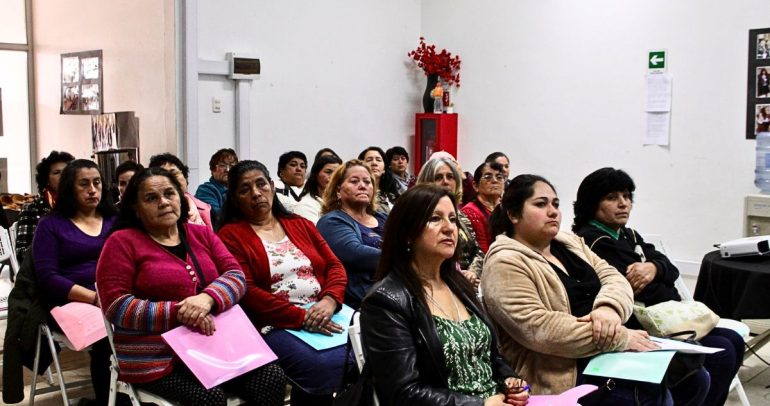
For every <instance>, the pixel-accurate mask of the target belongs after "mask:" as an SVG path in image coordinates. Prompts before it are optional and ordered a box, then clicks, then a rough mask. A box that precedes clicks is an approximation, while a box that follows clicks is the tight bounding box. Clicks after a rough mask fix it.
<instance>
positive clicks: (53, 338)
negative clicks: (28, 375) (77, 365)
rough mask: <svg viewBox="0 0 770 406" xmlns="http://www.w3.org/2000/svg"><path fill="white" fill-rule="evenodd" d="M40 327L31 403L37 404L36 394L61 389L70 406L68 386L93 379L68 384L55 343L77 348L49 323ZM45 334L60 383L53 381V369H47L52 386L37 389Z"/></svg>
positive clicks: (67, 404)
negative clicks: (51, 327) (52, 329)
mask: <svg viewBox="0 0 770 406" xmlns="http://www.w3.org/2000/svg"><path fill="white" fill-rule="evenodd" d="M38 329H39V334H38V336H37V345H36V347H35V361H34V363H33V366H32V386H31V388H30V392H29V405H30V406H33V405H34V404H35V396H37V395H42V394H45V393H51V392H56V391H59V392H61V397H62V402H63V403H64V406H69V404H70V402H69V397H68V396H67V388H77V387H81V386H87V385H90V384H91V380H90V379H83V380H80V381H76V382H72V383H69V384H66V383H65V382H64V373H63V371H62V369H61V364H60V363H59V355H58V354H57V352H56V344H55V343H57V342H58V343H59V345H61V346H64V347H66V348H68V349H70V350H72V351H76V350H75V348H74V347H73V345H72V343H71V342H70V341H69V340H68V339H67V337H66V336H64V335H63V334H61V333H58V332H55V331H51V329H50V328H49V327H48V325H47V324H45V323H41V324H40V326H39V327H38ZM44 336H45V340H46V341H47V343H48V349H49V350H50V351H51V357H52V358H53V366H54V369H55V370H56V375H57V378H58V379H57V380H58V384H56V383H55V382H53V378H52V377H51V371H50V368H49V369H48V370H47V371H46V373H47V374H48V382H49V384H51V387H49V388H43V389H41V390H37V376H38V375H37V370H38V366H39V365H40V346H41V345H43V337H44ZM54 385H56V386H54Z"/></svg>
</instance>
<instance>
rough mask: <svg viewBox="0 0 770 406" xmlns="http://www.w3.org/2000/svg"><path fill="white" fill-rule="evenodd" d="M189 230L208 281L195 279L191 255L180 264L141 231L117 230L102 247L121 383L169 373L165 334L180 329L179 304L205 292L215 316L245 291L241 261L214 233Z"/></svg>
mask: <svg viewBox="0 0 770 406" xmlns="http://www.w3.org/2000/svg"><path fill="white" fill-rule="evenodd" d="M185 230H187V233H186V234H187V239H188V242H189V246H190V250H191V251H192V252H193V253H194V254H195V257H196V258H197V260H198V263H199V264H200V267H201V270H202V271H203V274H204V276H205V282H202V281H200V280H197V279H198V278H197V274H196V272H195V264H194V262H193V261H192V259H191V257H190V254H189V253H188V254H187V260H186V261H182V260H181V259H180V258H179V257H177V256H175V255H174V254H172V253H171V252H169V251H168V250H166V249H165V248H163V247H162V246H161V245H159V244H158V243H157V242H155V241H154V240H152V239H151V238H150V237H149V235H147V234H145V233H144V232H142V231H140V230H137V229H126V230H120V231H117V232H115V233H113V234H112V235H111V236H110V237H109V238H108V239H107V242H106V243H105V245H104V249H103V250H102V255H101V257H100V258H99V263H98V265H97V268H96V285H97V289H98V292H99V297H100V299H101V305H102V309H103V311H104V314H105V317H106V318H107V319H108V320H110V321H111V322H112V323H113V325H114V328H115V334H114V342H115V351H116V352H117V355H118V364H119V367H120V379H121V380H124V381H126V382H136V383H138V382H150V381H154V380H156V379H159V378H162V377H163V376H165V375H168V374H169V373H171V370H172V369H173V363H174V354H173V351H172V350H171V348H170V347H168V346H167V345H166V344H165V342H164V341H163V339H162V338H161V334H162V333H164V332H166V331H168V330H171V329H173V328H174V327H177V326H179V322H177V308H176V306H175V304H176V303H177V302H179V301H181V300H183V299H185V298H187V297H189V296H194V295H195V294H196V289H199V288H203V290H202V291H203V292H205V293H207V294H208V295H210V296H211V297H212V298H213V299H214V302H215V305H214V307H213V308H212V313H219V312H222V311H224V310H227V309H229V308H230V307H232V306H233V305H235V304H236V303H237V302H238V300H240V298H241V297H242V296H243V294H244V292H245V288H246V283H245V278H244V275H243V272H241V268H240V266H239V265H238V262H237V261H236V260H235V259H234V258H233V256H232V255H230V253H229V252H228V251H227V249H226V248H225V246H224V245H223V244H222V242H221V241H220V240H219V238H218V237H217V236H216V235H215V234H214V232H213V231H211V230H210V229H209V228H207V227H206V226H199V225H194V224H185Z"/></svg>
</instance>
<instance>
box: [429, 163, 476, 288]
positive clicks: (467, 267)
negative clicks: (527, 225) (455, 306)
mask: <svg viewBox="0 0 770 406" xmlns="http://www.w3.org/2000/svg"><path fill="white" fill-rule="evenodd" d="M417 184H418V185H421V184H432V185H436V186H439V187H441V188H443V189H445V190H447V191H449V192H450V193H452V195H453V196H454V198H455V202H456V203H458V204H459V203H460V202H462V200H463V186H462V183H461V175H460V172H459V171H458V170H457V167H456V166H455V164H454V162H452V160H451V159H449V158H433V159H430V160H429V161H428V162H426V163H425V165H423V167H422V169H421V170H420V174H419V175H417ZM457 219H458V225H457V226H458V227H457V228H458V231H459V236H458V244H457V245H458V252H459V256H458V258H457V266H458V270H459V271H460V272H462V274H463V275H464V276H465V277H466V278H467V279H468V281H469V282H471V284H473V286H478V285H479V278H480V277H481V269H482V266H483V264H484V252H482V251H481V248H480V247H479V244H478V242H477V241H476V232H475V231H473V226H472V225H471V221H470V220H469V219H468V217H467V216H465V214H463V212H461V211H458V212H457Z"/></svg>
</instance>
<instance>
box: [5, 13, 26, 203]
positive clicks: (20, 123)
mask: <svg viewBox="0 0 770 406" xmlns="http://www.w3.org/2000/svg"><path fill="white" fill-rule="evenodd" d="M0 24H1V22H0ZM0 72H2V74H0V89H1V90H2V109H3V111H2V123H0V124H1V125H2V126H3V136H2V137H0V158H8V172H6V173H4V174H3V175H4V177H5V180H7V182H8V183H7V185H8V189H7V190H0V192H10V193H29V192H32V191H33V190H35V189H32V188H31V186H30V184H29V180H30V165H29V99H28V97H27V95H28V91H27V53H26V52H23V51H0Z"/></svg>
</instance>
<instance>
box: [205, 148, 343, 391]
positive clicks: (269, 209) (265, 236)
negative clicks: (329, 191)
mask: <svg viewBox="0 0 770 406" xmlns="http://www.w3.org/2000/svg"><path fill="white" fill-rule="evenodd" d="M228 183H229V184H228V187H227V200H226V201H227V203H226V205H225V226H224V227H222V229H221V230H219V236H220V237H221V238H222V241H223V242H224V244H225V246H226V247H227V248H228V249H229V250H230V252H231V253H233V255H234V256H235V259H237V260H238V262H239V263H240V264H241V267H242V268H243V271H244V273H245V274H246V296H244V298H243V300H242V301H241V305H242V306H243V307H244V309H245V310H246V313H247V314H248V315H249V317H250V318H251V319H252V320H253V321H254V323H256V324H257V327H258V328H260V329H262V330H263V331H268V332H267V333H266V334H265V341H267V344H268V345H269V346H270V348H272V349H273V351H274V352H275V353H276V355H277V356H278V363H279V364H280V365H281V366H282V367H283V369H284V370H285V371H286V374H287V375H288V376H289V379H291V382H292V392H291V404H292V405H331V404H332V400H333V393H334V391H335V390H336V389H337V388H338V387H339V384H340V381H341V380H342V374H343V370H344V364H345V362H344V360H345V354H346V353H345V346H340V347H335V348H331V349H328V350H322V351H316V350H315V349H313V348H311V347H310V346H308V345H307V344H306V343H305V342H303V341H302V340H300V339H299V338H297V337H295V336H294V335H292V334H290V333H288V332H286V330H283V329H285V328H289V329H295V330H299V329H305V330H307V331H312V332H319V333H322V334H328V335H330V334H339V333H341V332H342V326H339V325H337V324H336V323H334V322H333V321H331V317H332V315H333V314H334V313H336V312H337V310H339V309H340V307H341V305H342V300H343V297H344V296H345V283H346V282H347V277H346V276H345V268H343V267H342V263H341V262H340V261H339V260H338V259H337V257H335V256H334V253H332V251H331V249H329V246H328V245H327V244H326V241H324V239H323V238H322V237H321V235H320V234H319V233H318V230H316V228H315V226H313V223H311V222H310V221H308V220H306V219H304V218H302V217H299V216H296V215H293V214H290V213H289V212H288V211H286V209H285V208H284V207H283V206H282V205H281V203H280V202H279V201H278V198H277V197H276V195H275V186H274V184H273V181H272V179H270V174H269V173H268V171H267V169H266V168H265V166H264V165H262V164H261V163H259V162H257V161H241V162H239V163H238V164H236V165H235V166H234V167H233V168H232V169H230V175H229V180H228ZM308 305H309V308H307V309H305V306H308ZM266 326H269V328H265V327H266ZM273 327H277V328H273Z"/></svg>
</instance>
